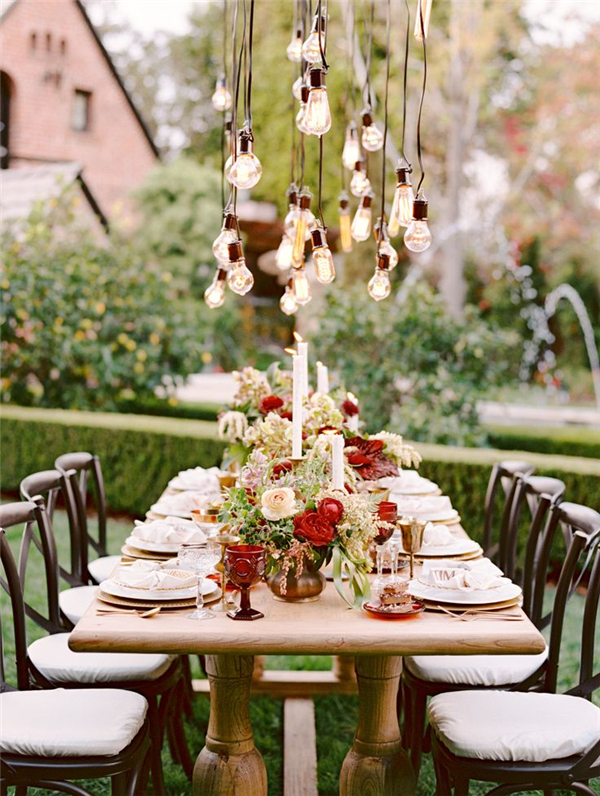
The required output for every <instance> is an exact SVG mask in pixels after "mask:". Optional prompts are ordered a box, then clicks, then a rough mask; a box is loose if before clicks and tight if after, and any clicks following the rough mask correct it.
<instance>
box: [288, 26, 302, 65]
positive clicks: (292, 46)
mask: <svg viewBox="0 0 600 796" xmlns="http://www.w3.org/2000/svg"><path fill="white" fill-rule="evenodd" d="M286 53H287V57H288V58H289V60H290V61H293V62H294V63H296V64H299V63H300V61H301V60H302V31H301V30H297V31H296V35H295V36H292V40H291V42H290V43H289V44H288V46H287V50H286Z"/></svg>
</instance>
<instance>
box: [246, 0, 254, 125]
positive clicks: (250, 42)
mask: <svg viewBox="0 0 600 796" xmlns="http://www.w3.org/2000/svg"><path fill="white" fill-rule="evenodd" d="M253 39H254V0H250V22H249V24H248V42H247V48H248V93H247V96H246V122H247V124H248V127H249V128H250V131H251V132H252V51H253Z"/></svg>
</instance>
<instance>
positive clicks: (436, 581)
mask: <svg viewBox="0 0 600 796" xmlns="http://www.w3.org/2000/svg"><path fill="white" fill-rule="evenodd" d="M502 574H503V573H502V570H501V569H498V567H497V566H496V565H495V564H492V562H491V561H490V560H489V558H480V559H478V560H477V561H461V562H457V561H452V560H451V559H447V560H444V559H442V560H440V561H425V562H424V563H423V569H422V570H421V574H420V576H419V580H420V581H421V582H422V583H426V584H427V585H428V586H434V587H435V588H437V589H456V590H458V591H474V590H477V591H487V590H488V589H497V588H498V587H499V586H502V585H503V584H504V583H506V582H507V579H506V578H503V577H502Z"/></svg>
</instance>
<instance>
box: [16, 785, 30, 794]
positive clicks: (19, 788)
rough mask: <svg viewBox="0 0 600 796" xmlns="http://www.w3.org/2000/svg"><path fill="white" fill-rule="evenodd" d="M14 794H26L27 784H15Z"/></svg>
mask: <svg viewBox="0 0 600 796" xmlns="http://www.w3.org/2000/svg"><path fill="white" fill-rule="evenodd" d="M15 796H27V785H17V787H16V788H15Z"/></svg>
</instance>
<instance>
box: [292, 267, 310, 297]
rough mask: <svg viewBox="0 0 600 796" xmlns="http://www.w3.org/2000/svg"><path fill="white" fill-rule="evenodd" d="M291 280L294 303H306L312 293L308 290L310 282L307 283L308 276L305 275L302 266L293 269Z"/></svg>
mask: <svg viewBox="0 0 600 796" xmlns="http://www.w3.org/2000/svg"><path fill="white" fill-rule="evenodd" d="M292 281H293V290H294V297H295V299H296V303H297V304H299V305H300V306H303V305H304V304H308V302H309V301H310V300H311V298H312V293H311V291H310V284H309V283H308V277H307V276H306V271H305V269H304V266H302V268H296V269H295V270H294V273H293V276H292Z"/></svg>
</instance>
